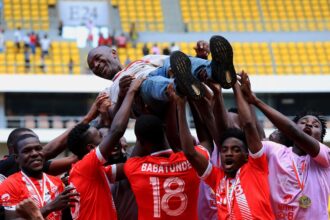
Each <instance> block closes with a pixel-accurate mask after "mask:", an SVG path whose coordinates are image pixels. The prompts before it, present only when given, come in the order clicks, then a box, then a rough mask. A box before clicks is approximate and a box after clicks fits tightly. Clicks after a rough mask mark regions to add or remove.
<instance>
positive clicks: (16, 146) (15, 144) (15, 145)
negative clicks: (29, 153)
mask: <svg viewBox="0 0 330 220" xmlns="http://www.w3.org/2000/svg"><path fill="white" fill-rule="evenodd" d="M27 138H36V139H37V140H38V141H39V137H38V136H37V135H36V134H32V133H31V134H23V135H19V136H18V137H17V138H16V139H15V141H14V142H13V148H14V153H15V154H18V152H19V150H18V143H19V142H20V141H22V140H25V139H27Z"/></svg>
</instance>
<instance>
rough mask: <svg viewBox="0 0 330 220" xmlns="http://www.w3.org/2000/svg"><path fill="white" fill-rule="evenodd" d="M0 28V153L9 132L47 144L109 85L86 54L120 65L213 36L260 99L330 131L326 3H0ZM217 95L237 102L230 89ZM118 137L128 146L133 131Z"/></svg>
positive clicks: (329, 9) (188, 49) (329, 11)
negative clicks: (310, 115) (312, 117)
mask: <svg viewBox="0 0 330 220" xmlns="http://www.w3.org/2000/svg"><path fill="white" fill-rule="evenodd" d="M0 29H1V31H0V155H3V154H6V153H7V150H6V146H5V142H6V140H7V137H8V134H9V132H10V131H11V130H12V129H13V128H16V127H28V128H32V129H33V130H34V131H36V133H37V134H38V135H39V136H40V140H41V141H42V142H48V141H49V140H51V139H53V138H55V137H56V136H57V135H59V134H60V133H61V132H63V131H64V130H65V129H66V128H67V127H69V126H72V125H74V124H75V123H76V122H77V121H79V120H80V118H81V117H82V116H83V115H85V114H86V112H87V111H88V110H89V107H90V106H91V104H92V102H93V101H94V99H95V97H96V95H97V94H98V92H100V91H102V90H103V89H104V88H105V87H108V86H110V85H111V81H107V80H103V79H100V78H98V77H96V76H94V75H93V74H91V73H90V71H89V69H88V66H87V63H86V57H87V53H88V51H89V50H90V49H91V48H93V47H96V46H98V45H108V46H111V47H115V48H117V50H118V53H119V57H120V61H121V62H122V63H123V64H124V65H127V64H129V63H130V62H132V61H135V60H137V59H139V58H141V57H142V56H144V55H146V54H169V53H171V52H172V51H174V50H178V49H180V50H182V51H183V52H185V53H187V54H189V55H192V56H195V51H194V49H193V48H194V46H195V45H196V42H197V41H198V40H205V41H208V40H209V38H210V37H211V36H212V35H214V34H220V35H222V36H224V37H226V38H227V39H228V40H229V41H230V42H231V43H232V45H233V48H234V64H235V67H236V71H241V70H243V69H244V70H245V71H246V72H248V73H249V74H250V76H251V81H252V87H253V90H254V91H255V92H256V93H257V95H258V96H259V97H260V98H261V99H263V100H264V101H266V102H267V103H268V104H270V105H271V106H273V107H275V108H276V109H278V110H279V111H281V112H282V113H284V114H286V115H287V116H289V117H292V116H294V115H295V113H297V112H298V111H301V110H304V109H312V110H314V111H319V112H321V113H323V114H324V115H326V116H327V119H328V124H327V125H328V128H329V125H330V3H329V1H328V0H0ZM209 59H211V57H210V56H209ZM224 97H225V102H226V106H227V107H228V108H230V107H234V106H235V102H234V98H233V95H232V92H231V91H230V90H226V91H224ZM188 114H189V115H190V113H189V112H188ZM257 115H258V119H259V120H260V121H261V123H262V124H263V126H264V128H265V129H266V134H269V133H270V132H272V131H273V129H274V128H273V125H272V124H271V123H270V122H269V121H268V120H267V119H266V118H265V117H264V116H263V115H262V114H261V113H260V112H257ZM189 118H190V120H189V121H190V126H191V128H192V131H193V132H194V124H193V122H192V120H191V117H189ZM133 126H134V121H131V122H130V124H129V127H130V128H132V127H133ZM328 133H330V132H329V129H328ZM125 136H126V138H127V139H128V141H129V142H133V141H134V135H133V132H132V129H129V130H128V131H127V132H126V134H125ZM325 141H326V142H328V143H329V142H330V134H328V135H327V136H326V138H325Z"/></svg>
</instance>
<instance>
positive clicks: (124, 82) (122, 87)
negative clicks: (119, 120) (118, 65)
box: [109, 75, 134, 119]
mask: <svg viewBox="0 0 330 220" xmlns="http://www.w3.org/2000/svg"><path fill="white" fill-rule="evenodd" d="M133 80H134V76H131V75H126V76H123V77H122V78H121V79H120V81H119V94H118V99H117V103H116V104H115V105H113V106H111V108H110V109H109V117H110V119H113V118H114V117H115V115H116V113H117V112H118V111H119V108H120V106H121V105H122V103H123V101H124V98H125V95H126V93H127V91H128V90H129V88H130V85H131V83H132V81H133Z"/></svg>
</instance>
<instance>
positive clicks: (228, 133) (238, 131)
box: [220, 128, 248, 152]
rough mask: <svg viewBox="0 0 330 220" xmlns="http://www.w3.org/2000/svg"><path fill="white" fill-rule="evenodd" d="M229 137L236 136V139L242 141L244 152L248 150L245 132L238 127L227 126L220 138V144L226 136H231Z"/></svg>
mask: <svg viewBox="0 0 330 220" xmlns="http://www.w3.org/2000/svg"><path fill="white" fill-rule="evenodd" d="M231 137H233V138H237V139H238V140H240V141H242V142H243V148H244V150H245V152H248V144H247V141H246V137H245V134H244V132H243V131H242V130H241V129H239V128H228V129H227V130H225V131H224V133H223V135H222V137H221V139H220V143H221V145H222V144H223V142H225V140H227V139H228V138H231Z"/></svg>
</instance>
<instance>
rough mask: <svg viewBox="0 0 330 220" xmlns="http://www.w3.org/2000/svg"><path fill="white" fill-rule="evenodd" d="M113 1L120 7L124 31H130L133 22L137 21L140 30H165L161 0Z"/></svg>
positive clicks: (113, 3)
mask: <svg viewBox="0 0 330 220" xmlns="http://www.w3.org/2000/svg"><path fill="white" fill-rule="evenodd" d="M111 2H112V5H115V6H116V7H118V9H119V15H120V18H121V24H122V29H123V31H124V32H129V30H130V27H131V25H132V23H135V26H136V30H137V31H139V32H141V31H161V32H162V31H164V25H163V22H164V19H163V13H162V9H161V1H160V0H144V1H142V0H136V1H130V0H129V1H127V0H115V1H114V0H111Z"/></svg>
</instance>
